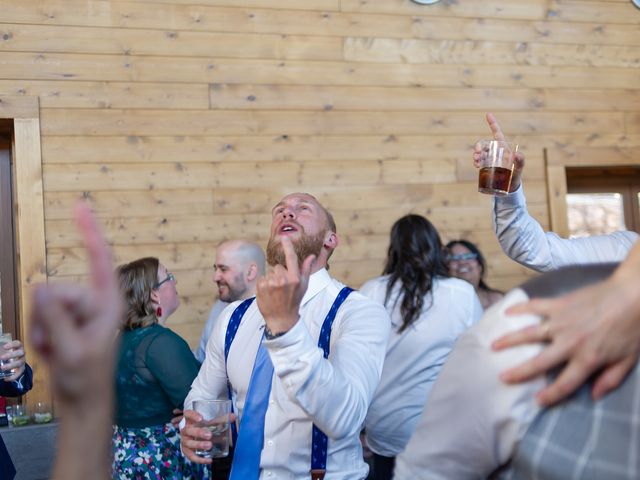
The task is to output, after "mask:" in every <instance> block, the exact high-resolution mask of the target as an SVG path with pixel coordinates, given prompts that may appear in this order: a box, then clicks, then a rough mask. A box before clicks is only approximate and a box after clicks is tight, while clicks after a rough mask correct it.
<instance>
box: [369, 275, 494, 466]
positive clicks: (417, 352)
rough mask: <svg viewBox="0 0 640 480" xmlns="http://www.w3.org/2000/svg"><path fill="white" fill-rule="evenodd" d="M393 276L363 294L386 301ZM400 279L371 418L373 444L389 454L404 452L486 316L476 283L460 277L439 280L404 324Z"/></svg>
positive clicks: (378, 280) (377, 450)
mask: <svg viewBox="0 0 640 480" xmlns="http://www.w3.org/2000/svg"><path fill="white" fill-rule="evenodd" d="M388 278H389V277H388V275H387V276H383V277H378V278H374V279H373V280H369V281H368V282H367V283H365V284H364V285H363V286H362V288H361V290H360V291H361V292H362V293H363V294H364V295H366V296H368V297H369V298H371V299H372V300H375V301H376V302H378V303H381V304H383V305H384V300H385V296H386V291H387V283H388ZM400 294H401V289H400V283H399V282H396V283H395V285H394V288H393V290H392V292H391V296H390V297H389V301H388V302H387V306H386V308H387V311H388V312H390V315H391V324H392V333H391V336H390V338H389V344H388V345H387V355H386V359H385V362H384V368H383V370H382V379H381V380H380V385H379V386H378V390H377V391H376V393H375V395H374V397H373V402H372V403H371V406H370V407H369V413H368V414H367V419H366V421H365V427H366V439H367V445H368V446H369V448H370V449H371V450H372V451H373V452H375V453H377V454H379V455H383V456H385V457H395V456H396V455H397V454H398V453H400V452H402V451H403V450H404V448H405V446H406V445H407V442H408V441H409V438H410V437H411V435H412V434H413V432H414V430H415V428H416V425H417V424H418V420H419V419H420V415H421V414H422V410H423V408H424V404H425V401H426V399H427V397H428V396H429V392H430V391H431V387H432V386H433V383H434V382H435V380H436V378H437V376H438V374H439V373H440V369H441V368H442V365H443V364H444V362H445V360H446V359H447V356H448V355H449V352H450V351H451V349H452V348H453V346H454V344H455V342H456V340H457V338H458V336H459V335H460V334H461V333H462V332H464V331H465V330H466V329H467V328H469V327H470V326H472V325H474V324H475V323H477V322H478V320H480V317H481V316H482V305H481V304H480V300H479V299H478V295H476V292H475V290H474V288H473V286H472V285H471V284H470V283H468V282H466V281H464V280H460V279H457V278H438V279H436V280H435V281H434V284H433V289H432V291H431V293H429V294H427V295H426V297H425V304H424V306H423V309H422V313H421V314H420V316H419V317H418V318H417V319H416V320H415V321H414V322H413V323H412V324H411V326H410V327H408V328H407V329H405V330H404V331H403V332H402V333H398V329H399V328H400V326H401V325H402V315H401V313H400V305H401V303H402V299H400V298H399V296H400Z"/></svg>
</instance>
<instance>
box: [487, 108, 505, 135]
mask: <svg viewBox="0 0 640 480" xmlns="http://www.w3.org/2000/svg"><path fill="white" fill-rule="evenodd" d="M487 123H488V124H489V128H490V129H491V133H492V134H493V139H494V140H498V141H501V142H504V133H502V128H500V124H499V123H498V120H496V117H495V115H494V114H493V113H491V112H489V113H487Z"/></svg>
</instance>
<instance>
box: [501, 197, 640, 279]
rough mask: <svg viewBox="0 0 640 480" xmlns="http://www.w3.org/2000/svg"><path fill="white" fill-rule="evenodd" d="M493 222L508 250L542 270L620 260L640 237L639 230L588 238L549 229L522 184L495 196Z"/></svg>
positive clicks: (514, 257)
mask: <svg viewBox="0 0 640 480" xmlns="http://www.w3.org/2000/svg"><path fill="white" fill-rule="evenodd" d="M493 224H494V228H495V232H496V235H497V237H498V241H499V242H500V245H501V246H502V249H503V250H504V252H505V253H506V254H507V255H508V256H509V257H510V258H511V259H512V260H515V261H516V262H518V263H520V264H522V265H524V266H525V267H528V268H531V269H533V270H537V271H539V272H547V271H549V270H556V269H558V268H560V267H563V266H565V265H575V264H587V263H606V262H619V261H621V260H624V259H625V257H626V256H627V253H628V252H629V250H631V248H632V247H633V245H634V243H635V242H637V241H638V239H639V238H640V237H639V236H638V234H637V233H636V232H628V231H623V232H615V233H611V234H609V235H594V236H591V237H584V238H561V237H559V236H558V235H556V234H555V233H553V232H546V233H545V232H544V230H543V229H542V227H541V226H540V224H539V223H538V222H537V221H536V220H535V219H534V218H533V217H531V215H529V212H528V211H527V203H526V200H525V197H524V192H523V188H522V186H520V188H518V190H516V191H515V192H513V193H510V194H509V195H505V196H496V197H494V201H493Z"/></svg>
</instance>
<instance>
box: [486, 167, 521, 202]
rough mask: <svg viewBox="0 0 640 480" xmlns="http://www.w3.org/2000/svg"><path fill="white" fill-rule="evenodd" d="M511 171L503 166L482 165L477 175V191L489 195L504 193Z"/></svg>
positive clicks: (507, 186) (507, 191)
mask: <svg viewBox="0 0 640 480" xmlns="http://www.w3.org/2000/svg"><path fill="white" fill-rule="evenodd" d="M512 175H513V171H512V170H511V169H510V168H504V167H483V168H481V169H480V176H479V177H478V191H479V192H482V193H489V194H491V195H506V194H507V193H509V187H510V186H511V176H512Z"/></svg>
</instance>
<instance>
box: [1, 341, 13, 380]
mask: <svg viewBox="0 0 640 480" xmlns="http://www.w3.org/2000/svg"><path fill="white" fill-rule="evenodd" d="M11 341H12V337H11V334H10V333H3V334H0V355H2V354H4V353H7V352H8V351H9V350H5V349H4V345H5V344H6V343H11ZM11 361H12V359H10V358H8V359H7V360H0V378H6V377H10V376H11V375H13V374H14V371H13V370H2V366H3V365H7V364H9V363H11Z"/></svg>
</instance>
